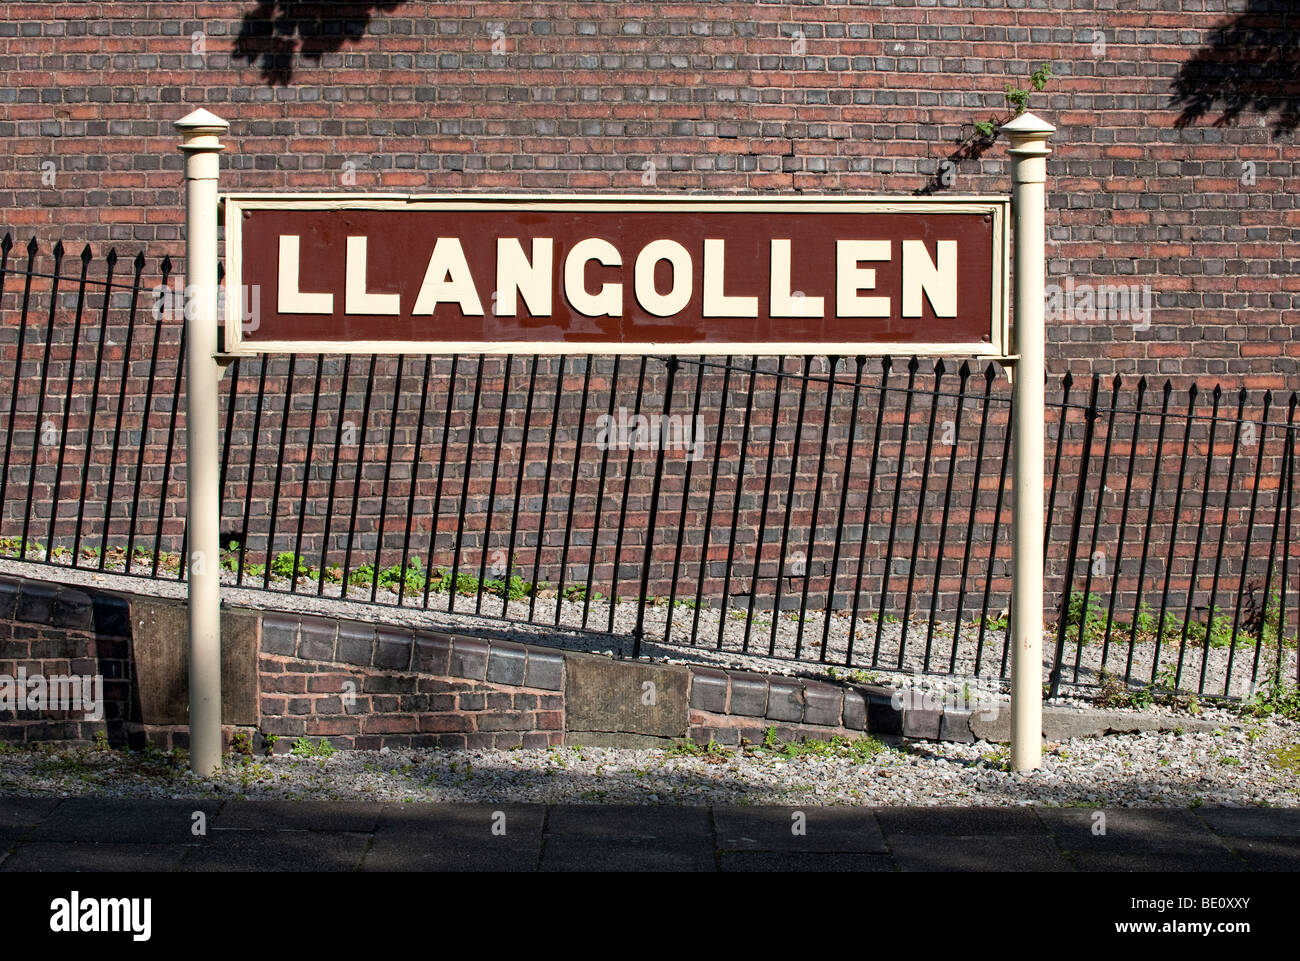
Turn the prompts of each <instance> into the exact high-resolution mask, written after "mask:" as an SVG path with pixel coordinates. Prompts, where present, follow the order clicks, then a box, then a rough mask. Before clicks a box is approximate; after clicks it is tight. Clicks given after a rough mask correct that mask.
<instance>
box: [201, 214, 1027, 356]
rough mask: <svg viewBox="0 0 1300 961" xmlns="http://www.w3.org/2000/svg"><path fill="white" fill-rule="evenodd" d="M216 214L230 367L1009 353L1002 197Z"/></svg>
mask: <svg viewBox="0 0 1300 961" xmlns="http://www.w3.org/2000/svg"><path fill="white" fill-rule="evenodd" d="M223 199H224V211H225V227H226V264H225V266H226V274H225V288H226V289H225V297H224V303H225V350H226V351H227V352H229V353H232V354H245V353H266V352H274V353H287V352H303V353H320V352H335V353H511V352H515V353H676V354H778V353H781V354H784V353H820V354H841V355H855V354H902V355H908V354H944V355H978V356H990V357H1000V356H1004V355H1005V353H1006V345H1007V310H1006V300H1007V263H1008V255H1007V233H1008V231H1007V221H1008V209H1009V204H1008V201H1007V200H1006V199H1005V198H1000V197H958V198H952V199H945V200H943V201H933V200H929V199H923V198H918V199H912V198H846V197H801V198H780V199H755V198H752V197H696V198H668V197H658V196H639V197H627V196H609V195H602V196H597V197H578V196H560V197H555V196H552V197H539V196H503V195H488V194H480V195H471V196H465V195H461V196H424V195H421V196H405V195H389V194H384V195H367V196H356V195H346V194H312V195H305V194H299V195H274V194H233V195H228V196H226V197H225V198H223Z"/></svg>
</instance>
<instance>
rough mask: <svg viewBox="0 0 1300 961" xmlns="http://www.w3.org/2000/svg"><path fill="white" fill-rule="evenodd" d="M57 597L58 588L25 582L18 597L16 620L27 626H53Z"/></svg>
mask: <svg viewBox="0 0 1300 961" xmlns="http://www.w3.org/2000/svg"><path fill="white" fill-rule="evenodd" d="M56 596H58V589H57V588H54V587H50V586H49V585H46V584H37V583H34V582H32V581H24V582H23V585H22V588H21V589H20V592H19V595H18V610H17V611H16V612H15V613H14V620H15V621H23V622H25V623H27V624H53V623H54V598H55V597H56Z"/></svg>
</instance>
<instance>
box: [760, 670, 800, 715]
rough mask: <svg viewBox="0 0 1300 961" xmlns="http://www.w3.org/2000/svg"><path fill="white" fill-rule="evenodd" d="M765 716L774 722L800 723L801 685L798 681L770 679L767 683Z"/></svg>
mask: <svg viewBox="0 0 1300 961" xmlns="http://www.w3.org/2000/svg"><path fill="white" fill-rule="evenodd" d="M767 716H768V717H769V718H771V719H772V720H774V721H796V722H798V721H802V720H803V687H802V685H801V684H800V683H799V682H798V681H788V680H785V679H778V678H775V677H774V678H771V679H770V680H769V681H768V683H767Z"/></svg>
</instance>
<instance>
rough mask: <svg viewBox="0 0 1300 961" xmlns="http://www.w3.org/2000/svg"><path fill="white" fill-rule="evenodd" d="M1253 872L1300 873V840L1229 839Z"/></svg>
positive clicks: (1236, 852)
mask: <svg viewBox="0 0 1300 961" xmlns="http://www.w3.org/2000/svg"><path fill="white" fill-rule="evenodd" d="M1225 840H1226V843H1227V844H1228V845H1229V846H1230V847H1231V848H1232V850H1233V853H1234V854H1236V855H1237V857H1239V858H1241V860H1242V861H1243V862H1244V863H1245V865H1246V867H1247V868H1248V869H1249V870H1251V871H1300V838H1227V839H1225Z"/></svg>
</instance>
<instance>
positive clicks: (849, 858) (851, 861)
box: [720, 851, 897, 874]
mask: <svg viewBox="0 0 1300 961" xmlns="http://www.w3.org/2000/svg"><path fill="white" fill-rule="evenodd" d="M720 861H721V864H722V870H723V871H727V872H731V873H749V874H753V873H759V872H768V871H775V872H784V871H834V872H850V871H852V872H857V871H863V872H869V873H873V874H874V873H881V872H893V871H896V870H897V868H896V866H895V864H894V859H893V858H891V857H889V856H888V855H883V854H847V853H829V852H826V853H809V852H806V851H780V852H777V851H723V852H722V855H721V858H720Z"/></svg>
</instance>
